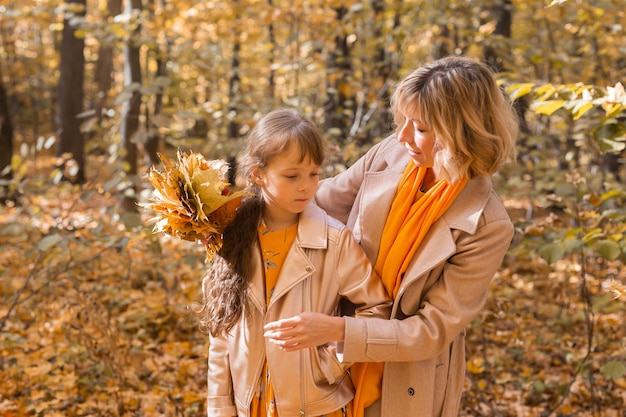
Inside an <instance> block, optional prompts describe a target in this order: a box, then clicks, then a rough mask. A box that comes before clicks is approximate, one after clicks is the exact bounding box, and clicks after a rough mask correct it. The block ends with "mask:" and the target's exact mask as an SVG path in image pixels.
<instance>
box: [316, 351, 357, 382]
mask: <svg viewBox="0 0 626 417" xmlns="http://www.w3.org/2000/svg"><path fill="white" fill-rule="evenodd" d="M312 350H313V352H314V353H313V360H312V361H311V366H312V372H313V378H314V379H315V383H316V384H331V385H332V384H335V383H337V381H339V380H340V379H341V378H343V376H344V375H345V374H346V371H347V368H348V367H347V365H348V364H342V363H341V362H339V360H338V359H337V347H336V346H335V345H334V344H330V345H323V346H318V347H317V348H315V349H312Z"/></svg>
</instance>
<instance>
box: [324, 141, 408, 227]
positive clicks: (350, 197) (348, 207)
mask: <svg viewBox="0 0 626 417" xmlns="http://www.w3.org/2000/svg"><path fill="white" fill-rule="evenodd" d="M390 141H394V142H395V141H396V139H395V137H394V138H388V139H386V140H383V141H382V142H380V143H378V144H376V145H374V146H373V147H372V148H371V149H369V150H368V151H367V153H366V154H365V155H363V156H362V157H361V158H359V159H358V160H357V161H356V162H355V163H354V164H352V165H351V166H350V167H349V168H348V169H347V170H345V171H343V172H341V173H339V174H337V175H335V176H334V177H331V178H326V179H324V180H322V181H320V184H319V188H318V190H317V192H316V193H315V202H316V204H317V205H318V206H320V207H321V208H323V209H324V210H325V211H326V212H327V213H328V214H329V215H331V216H332V217H334V218H336V219H337V220H339V221H341V222H342V223H344V224H347V223H348V217H349V216H350V212H351V211H352V206H353V205H354V201H355V200H356V198H357V196H358V194H359V191H360V190H361V185H362V184H363V180H364V178H365V173H366V172H367V171H370V170H371V169H373V167H372V162H373V161H374V160H375V159H376V157H377V155H378V153H379V152H384V148H385V147H386V146H388V144H389V142H390ZM376 169H380V167H376Z"/></svg>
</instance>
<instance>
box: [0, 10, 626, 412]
mask: <svg viewBox="0 0 626 417" xmlns="http://www.w3.org/2000/svg"><path fill="white" fill-rule="evenodd" d="M625 9H626V8H625V7H624V2H623V1H622V0H596V1H594V2H588V1H582V0H569V1H568V0H555V1H552V2H550V1H548V0H546V1H543V0H491V1H488V0H483V1H469V0H442V1H438V2H431V1H425V0H367V1H365V0H364V1H354V0H348V1H335V0H292V1H284V0H266V1H261V0H230V1H209V0H205V1H193V0H146V1H143V2H142V1H141V0H126V1H124V2H123V1H122V0H108V1H104V0H76V1H70V2H55V1H50V0H21V1H20V2H16V1H4V2H3V3H2V5H0V57H1V60H0V175H1V177H2V178H1V181H2V182H0V190H1V191H0V193H1V195H0V198H1V200H2V205H0V220H1V223H0V352H1V355H0V415H2V416H26V415H33V416H201V415H204V396H205V392H206V388H205V384H206V382H205V381H206V355H207V337H206V336H205V335H203V334H202V333H200V332H199V331H198V330H197V325H196V321H197V318H196V317H195V316H194V314H193V313H192V311H191V310H190V309H189V306H190V305H192V304H193V303H194V302H197V301H198V300H199V296H200V281H201V277H202V273H203V270H204V268H205V267H206V266H205V264H204V255H205V254H204V251H203V249H202V248H201V247H200V246H199V245H196V244H193V243H191V242H184V241H180V240H176V239H172V238H168V237H167V236H163V235H159V234H153V233H152V224H151V223H150V222H149V219H150V217H151V216H150V214H149V213H146V212H145V211H143V210H141V209H140V208H138V206H137V203H141V202H145V201H147V200H148V199H149V198H150V197H151V193H152V188H151V186H150V184H149V182H147V181H146V173H147V172H148V170H149V168H150V167H151V166H153V165H154V164H156V167H157V168H158V167H159V161H158V157H157V152H161V153H162V154H164V155H167V156H168V157H170V158H174V157H175V153H176V150H177V149H179V148H180V149H182V150H185V151H189V150H193V151H196V152H201V153H202V154H203V155H205V157H207V158H209V159H215V158H220V159H225V160H228V161H229V162H231V163H232V164H233V165H236V161H237V155H238V152H239V151H240V149H241V145H242V141H243V138H245V135H246V133H247V132H248V131H249V129H250V128H251V127H252V126H254V123H255V121H256V120H258V118H259V117H260V116H261V115H262V114H264V113H266V112H268V111H269V110H271V109H274V108H277V107H284V106H292V107H296V108H297V109H299V110H300V111H301V112H303V113H304V114H306V115H307V116H308V117H310V118H311V119H313V120H314V121H315V122H316V123H318V124H319V125H320V126H321V127H323V130H324V135H325V138H326V140H327V143H328V146H329V149H331V155H330V157H329V160H328V164H327V165H326V167H325V171H324V174H325V175H333V174H335V173H337V172H340V171H341V170H343V169H345V168H346V167H347V166H349V165H350V164H351V163H353V162H354V161H355V160H356V159H357V158H358V157H359V156H360V155H362V154H363V153H364V152H365V151H366V150H367V149H368V148H369V147H370V146H372V145H373V144H374V143H376V142H377V141H379V140H380V139H381V138H383V137H384V136H385V135H386V134H387V133H388V132H389V130H390V129H391V126H390V123H389V120H390V119H389V114H388V98H389V93H390V91H392V88H393V85H394V83H395V82H397V81H398V80H399V79H401V78H402V77H403V76H404V75H406V74H407V73H408V72H409V71H410V70H412V69H414V68H416V67H417V66H419V65H420V64H422V63H425V62H428V61H431V60H432V59H435V58H437V57H441V56H445V55H450V54H464V55H469V56H473V57H476V58H479V59H484V60H486V61H487V62H488V63H489V64H490V65H492V67H493V68H494V69H495V70H496V71H497V72H498V77H499V79H500V80H501V82H502V87H503V88H504V89H505V90H506V91H507V92H508V94H509V95H510V97H511V98H512V99H513V100H515V104H516V108H517V109H518V111H519V114H520V117H521V123H522V132H521V134H520V137H519V142H518V151H519V155H518V160H517V163H516V164H513V165H510V166H508V167H506V168H505V169H503V170H502V171H501V172H500V173H499V174H498V175H496V176H495V178H494V183H495V185H496V187H497V189H498V192H499V193H500V195H501V196H502V199H503V200H504V203H505V204H506V207H507V209H508V210H509V212H510V214H511V217H512V219H513V221H514V222H515V225H516V237H515V240H514V242H513V245H512V246H511V249H510V251H509V254H508V255H507V257H506V259H505V261H504V263H503V265H502V268H501V270H500V271H499V273H498V274H497V276H496V277H495V279H494V281H493V285H492V287H491V289H490V293H489V299H488V302H487V305H486V306H485V309H484V311H483V312H482V313H481V314H480V315H479V317H477V318H476V320H474V322H473V323H472V325H471V326H470V327H469V328H468V329H467V334H468V346H467V356H468V362H467V365H468V372H467V378H466V392H465V395H464V398H463V403H462V413H461V415H462V416H501V417H505V416H506V417H522V416H543V417H547V416H603V417H624V416H626V411H625V410H626V376H625V374H626V330H625V326H624V313H625V312H626V307H625V305H624V300H625V298H624V297H625V291H624V288H625V286H626V276H625V272H624V261H625V260H626V221H625V220H626V212H625V210H624V198H625V197H626V194H625V193H626V187H625V181H626V168H625V164H624V155H625V153H624V149H625V148H626V94H625V93H624V88H623V84H622V82H623V80H624V76H625V75H626V34H625V32H624V27H625V25H626V12H625Z"/></svg>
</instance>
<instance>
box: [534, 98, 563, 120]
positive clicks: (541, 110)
mask: <svg viewBox="0 0 626 417" xmlns="http://www.w3.org/2000/svg"><path fill="white" fill-rule="evenodd" d="M563 106H565V100H548V101H544V102H543V103H541V104H539V105H537V106H535V113H537V114H545V115H546V116H550V115H551V114H552V113H554V112H555V111H557V110H559V109H560V108H562V107H563Z"/></svg>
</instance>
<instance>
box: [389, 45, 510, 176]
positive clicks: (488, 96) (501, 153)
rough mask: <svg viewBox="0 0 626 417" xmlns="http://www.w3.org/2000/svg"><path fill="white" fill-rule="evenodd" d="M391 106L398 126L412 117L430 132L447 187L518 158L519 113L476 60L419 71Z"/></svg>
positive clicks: (450, 60)
mask: <svg viewBox="0 0 626 417" xmlns="http://www.w3.org/2000/svg"><path fill="white" fill-rule="evenodd" d="M391 108H392V113H393V117H394V122H395V124H396V126H402V123H404V120H405V117H407V116H409V117H412V118H414V119H416V120H419V121H420V122H422V123H424V124H425V125H426V126H428V128H429V129H430V130H432V132H433V133H434V136H435V148H436V153H435V163H434V167H433V168H434V170H435V172H436V173H437V176H438V177H439V178H444V179H445V180H446V181H448V182H449V183H453V182H455V181H457V180H459V179H460V178H463V177H467V178H474V177H477V176H488V175H491V174H493V173H494V172H496V171H497V170H498V169H499V168H500V167H501V166H502V165H503V164H504V163H505V162H507V161H509V160H511V159H513V158H514V157H515V141H516V139H517V134H518V130H519V121H518V118H517V114H516V112H515V111H514V109H513V107H512V105H511V103H510V101H509V100H508V96H507V95H506V94H505V93H504V91H503V90H502V89H501V88H500V87H499V86H498V83H497V81H496V78H495V76H494V73H493V72H492V71H491V70H490V69H489V67H488V66H487V65H485V64H484V63H482V62H479V61H477V60H474V59H471V58H467V57H460V56H450V57H446V58H442V59H439V60H437V61H434V62H432V63H429V64H426V65H424V66H422V67H420V68H418V69H416V70H415V71H413V72H412V73H411V74H409V75H408V76H407V77H405V78H404V79H403V80H402V81H400V82H399V83H398V85H397V86H396V89H395V91H394V93H393V96H392V98H391Z"/></svg>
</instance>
